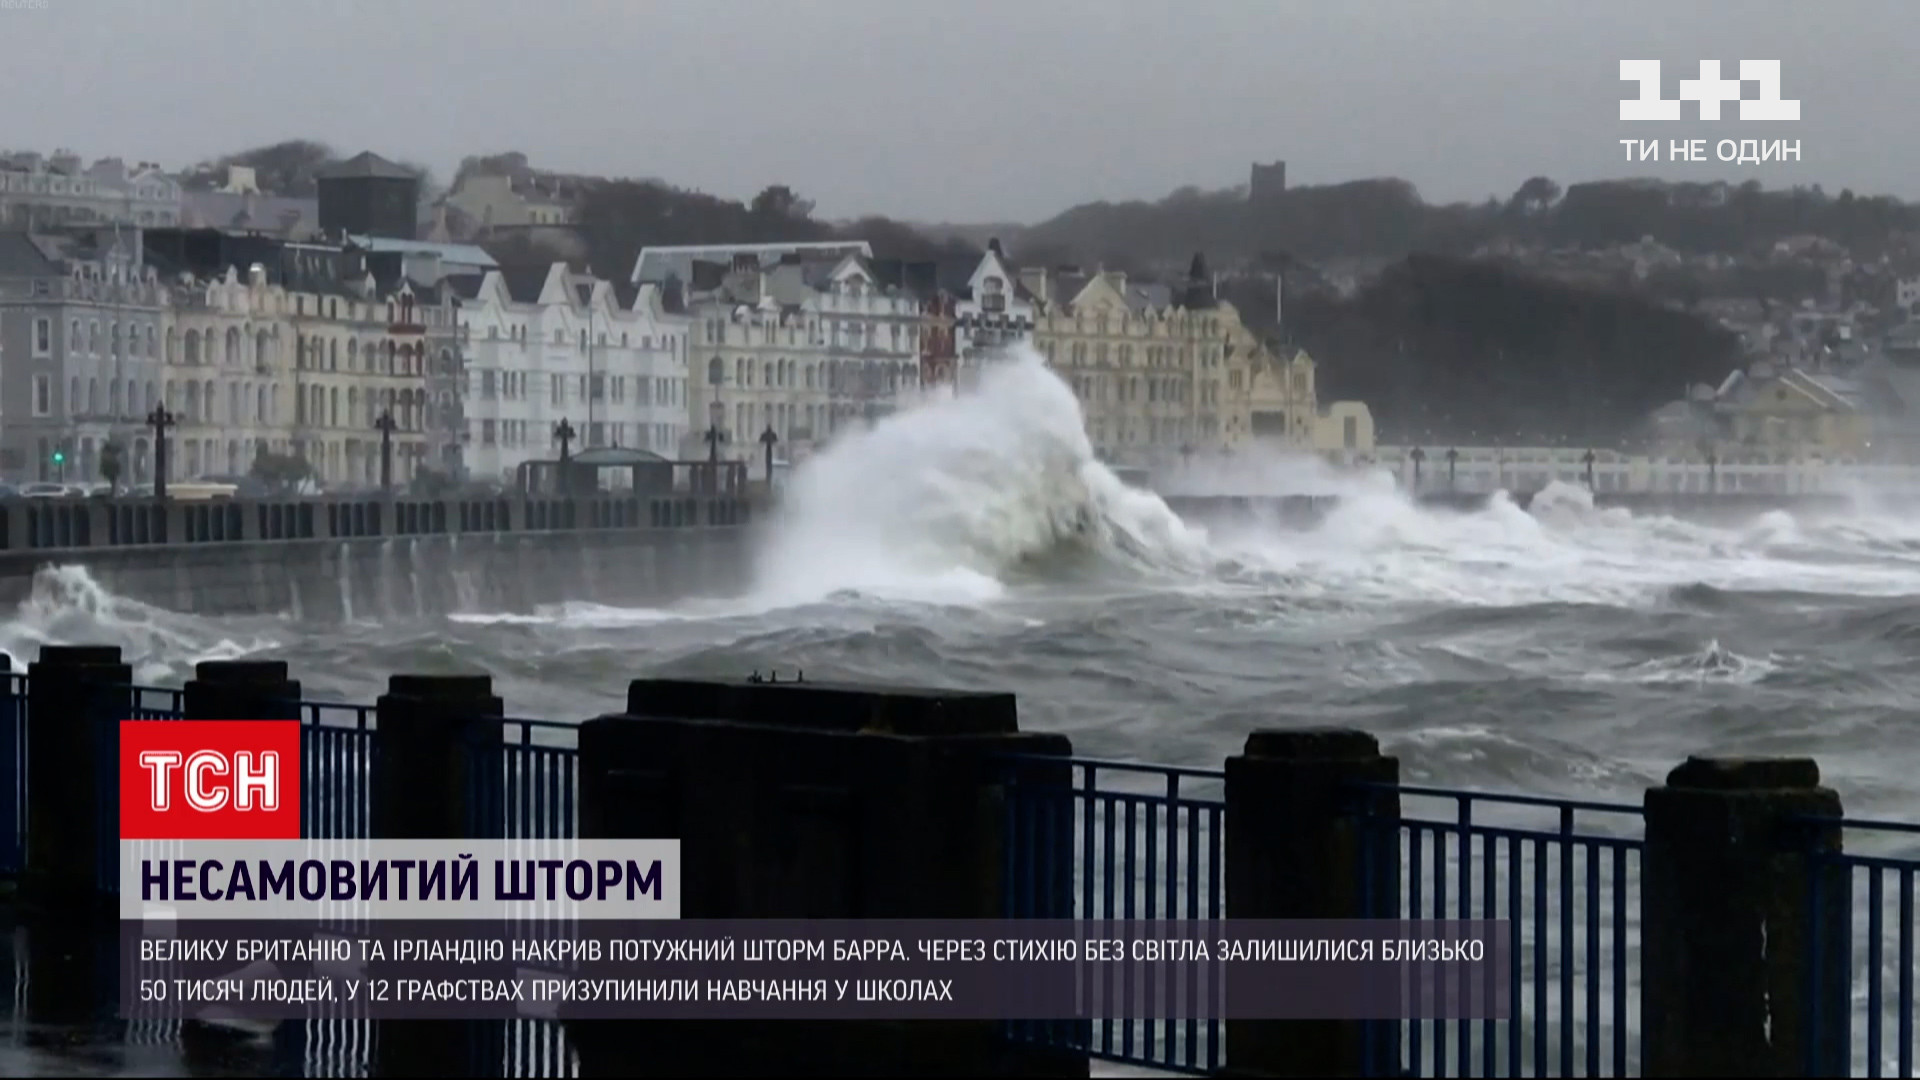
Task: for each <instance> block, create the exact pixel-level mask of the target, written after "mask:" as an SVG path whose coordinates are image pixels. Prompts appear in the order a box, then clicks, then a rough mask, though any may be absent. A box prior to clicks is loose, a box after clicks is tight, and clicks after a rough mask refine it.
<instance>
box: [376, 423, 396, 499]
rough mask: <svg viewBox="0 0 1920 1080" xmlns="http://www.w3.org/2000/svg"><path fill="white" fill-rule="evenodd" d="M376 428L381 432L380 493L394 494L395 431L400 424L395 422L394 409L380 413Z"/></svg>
mask: <svg viewBox="0 0 1920 1080" xmlns="http://www.w3.org/2000/svg"><path fill="white" fill-rule="evenodd" d="M373 426H374V429H375V430H377V431H378V432H380V494H382V495H392V494H393V432H394V429H395V428H397V427H399V426H400V425H398V424H396V423H394V422H393V412H392V410H387V411H385V412H382V413H381V414H380V419H378V420H375V421H374V422H373Z"/></svg>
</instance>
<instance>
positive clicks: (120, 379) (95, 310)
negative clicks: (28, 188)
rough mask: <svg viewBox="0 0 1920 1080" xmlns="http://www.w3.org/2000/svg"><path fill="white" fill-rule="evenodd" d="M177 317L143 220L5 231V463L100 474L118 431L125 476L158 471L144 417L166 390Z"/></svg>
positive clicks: (68, 476)
mask: <svg viewBox="0 0 1920 1080" xmlns="http://www.w3.org/2000/svg"><path fill="white" fill-rule="evenodd" d="M169 321H170V308H169V305H168V295H167V290H166V289H165V288H164V287H163V286H162V284H161V283H160V281H159V280H158V278H157V277H156V275H155V274H154V273H153V271H152V269H151V268H150V267H147V266H145V265H143V264H142V262H141V259H140V256H139V248H138V246H137V241H136V239H135V235H134V234H133V233H132V231H131V230H129V231H128V232H125V233H121V232H117V231H115V230H103V231H100V232H87V233H80V234H72V235H67V236H61V237H50V236H36V235H31V234H28V233H26V232H8V233H0V358H3V359H4V362H0V418H3V419H4V423H3V424H0V470H3V471H4V473H5V475H7V476H9V477H15V478H20V479H34V480H75V481H79V480H93V479H96V478H98V476H99V463H100V460H101V456H102V448H103V447H105V446H106V444H107V443H108V442H118V443H119V444H120V446H121V447H122V448H123V457H122V472H123V477H124V478H126V479H128V480H131V481H133V482H138V481H139V480H141V479H144V478H145V477H147V476H148V475H149V474H150V472H151V461H152V457H151V454H152V442H151V440H150V439H149V438H148V437H147V433H146V432H145V431H144V429H143V428H142V427H141V418H142V417H144V416H145V410H146V409H148V408H151V407H152V405H153V403H154V401H155V400H156V395H157V394H158V393H159V392H160V390H159V385H160V380H161V375H162V360H161V357H162V351H163V347H164V346H163V342H164V341H165V339H166V327H167V325H168V323H169Z"/></svg>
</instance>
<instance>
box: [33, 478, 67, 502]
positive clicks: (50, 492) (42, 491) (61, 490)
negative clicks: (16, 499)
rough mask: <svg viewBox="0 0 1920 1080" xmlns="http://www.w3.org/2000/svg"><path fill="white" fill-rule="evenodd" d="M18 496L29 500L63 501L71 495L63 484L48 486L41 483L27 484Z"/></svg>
mask: <svg viewBox="0 0 1920 1080" xmlns="http://www.w3.org/2000/svg"><path fill="white" fill-rule="evenodd" d="M20 494H21V495H22V496H23V497H25V498H29V499H64V498H66V497H67V496H68V495H69V494H71V493H70V492H69V491H68V490H67V485H65V484H50V483H47V482H45V481H42V482H40V483H37V484H28V485H27V486H26V487H25V488H23V489H22V490H21V492H20Z"/></svg>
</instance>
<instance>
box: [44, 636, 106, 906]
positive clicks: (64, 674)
mask: <svg viewBox="0 0 1920 1080" xmlns="http://www.w3.org/2000/svg"><path fill="white" fill-rule="evenodd" d="M132 715H133V667H132V666H131V665H129V664H126V663H123V662H122V661H121V659H120V647H119V646H118V645H42V646H41V647H40V658H39V659H38V660H36V661H34V662H33V663H32V664H31V665H29V666H28V668H27V746H28V748H29V755H28V759H27V829H28V832H27V863H26V865H27V874H26V879H27V880H26V882H25V884H26V885H27V892H28V894H29V898H30V899H32V900H34V901H36V902H41V903H44V904H45V905H46V906H48V907H49V908H51V909H54V910H63V911H67V912H71V911H73V910H74V905H75V904H83V905H87V906H93V905H97V904H102V903H106V902H107V901H108V900H110V897H106V894H104V893H102V891H101V886H102V885H103V884H106V881H107V880H110V879H111V878H112V877H115V876H118V874H119V867H120V854H119V843H120V786H119V762H118V755H117V751H118V749H119V746H120V721H122V720H126V719H130V718H131V717H132ZM103 874H105V875H107V876H108V877H107V879H103V877H102V875H103ZM103 897H105V899H103Z"/></svg>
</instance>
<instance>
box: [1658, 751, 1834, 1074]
mask: <svg viewBox="0 0 1920 1080" xmlns="http://www.w3.org/2000/svg"><path fill="white" fill-rule="evenodd" d="M1646 815H1647V846H1646V856H1645V862H1644V863H1643V866H1642V872H1641V891H1642V899H1643V907H1644V910H1645V913H1646V915H1645V918H1646V924H1645V926H1644V928H1643V929H1642V933H1641V942H1640V956H1641V958H1642V959H1641V965H1642V967H1641V979H1642V984H1641V985H1642V989H1641V998H1640V1007H1641V1018H1640V1022H1641V1025H1642V1028H1643V1030H1644V1032H1645V1037H1646V1054H1647V1059H1646V1060H1645V1061H1644V1062H1642V1063H1641V1075H1643V1076H1648V1077H1693V1076H1803V1075H1805V1076H1829V1075H1830V1076H1844V1075H1846V1074H1847V1072H1848V1071H1849V1065H1850V1062H1849V1060H1848V1056H1849V1055H1848V1049H1847V1027H1848V1022H1849V1020H1850V1018H1851V1015H1852V1009H1851V1002H1850V997H1849V987H1848V979H1847V972H1848V967H1849V963H1848V961H1849V959H1850V954H1849V952H1848V939H1849V934H1848V929H1849V925H1848V919H1849V917H1850V915H1851V902H1850V896H1849V890H1848V872H1847V870H1846V868H1845V867H1842V866H1839V865H1836V864H1835V863H1833V862H1832V861H1830V860H1827V859H1822V858H1820V856H1821V855H1823V854H1833V853H1837V852H1838V851H1839V850H1840V827H1839V825H1838V824H1837V820H1836V819H1838V818H1839V817H1840V815H1841V808H1840V796H1839V795H1837V794H1835V793H1834V792H1833V790H1832V789H1830V788H1824V787H1821V786H1820V767H1819V766H1818V765H1817V764H1815V763H1814V762H1813V760H1812V759H1810V758H1749V759H1741V758H1711V757H1691V758H1688V759H1687V761H1686V762H1685V763H1684V764H1682V765H1680V766H1679V767H1678V768H1675V769H1674V770H1673V772H1671V773H1669V774H1668V775H1667V782H1666V784H1665V785H1664V786H1662V787H1657V788H1653V789H1651V790H1649V791H1648V792H1647V796H1646ZM1816 958H1817V959H1818V960H1819V964H1818V968H1817V970H1818V972H1819V979H1818V980H1817V981H1818V985H1815V982H1816V980H1815V979H1814V978H1813V977H1812V976H1813V973H1814V972H1815V971H1816V966H1815V961H1816Z"/></svg>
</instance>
